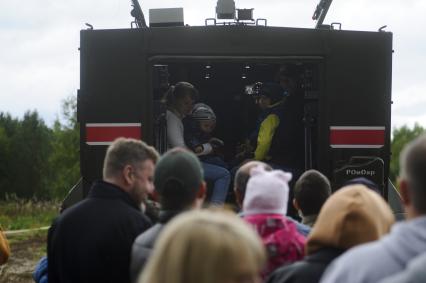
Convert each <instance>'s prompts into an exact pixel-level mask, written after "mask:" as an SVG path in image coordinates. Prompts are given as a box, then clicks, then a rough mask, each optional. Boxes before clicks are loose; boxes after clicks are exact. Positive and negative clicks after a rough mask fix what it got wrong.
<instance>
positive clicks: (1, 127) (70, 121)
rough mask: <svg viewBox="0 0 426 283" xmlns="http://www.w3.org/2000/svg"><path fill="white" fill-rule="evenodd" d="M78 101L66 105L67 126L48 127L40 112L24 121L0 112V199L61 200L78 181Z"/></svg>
mask: <svg viewBox="0 0 426 283" xmlns="http://www.w3.org/2000/svg"><path fill="white" fill-rule="evenodd" d="M75 110H76V106H75V98H69V99H67V100H65V101H64V103H63V111H62V112H63V116H64V118H65V123H64V124H61V122H60V121H59V120H57V121H55V124H54V126H53V128H49V127H47V126H46V124H45V123H44V121H43V120H42V119H41V118H40V116H39V115H38V113H37V111H28V112H27V113H25V115H24V117H23V118H22V119H15V118H12V117H11V116H10V115H9V114H5V113H0V198H4V197H5V195H6V194H16V195H17V196H18V197H20V198H31V197H38V198H62V197H64V195H65V194H66V192H67V191H68V190H69V189H70V188H71V186H72V185H73V184H74V183H75V182H77V181H78V179H79V167H80V165H79V153H78V149H79V130H78V125H77V123H76V119H75V112H76V111H75Z"/></svg>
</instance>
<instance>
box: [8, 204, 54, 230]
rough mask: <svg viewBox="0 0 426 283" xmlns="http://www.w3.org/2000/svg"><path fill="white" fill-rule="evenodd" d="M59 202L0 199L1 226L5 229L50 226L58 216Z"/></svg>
mask: <svg viewBox="0 0 426 283" xmlns="http://www.w3.org/2000/svg"><path fill="white" fill-rule="evenodd" d="M58 211H59V202H57V201H37V200H23V199H16V198H10V199H8V200H2V201H0V226H1V227H2V228H3V230H6V231H7V230H20V229H33V228H40V227H44V226H49V225H50V224H51V223H52V220H53V219H54V218H55V217H57V215H58Z"/></svg>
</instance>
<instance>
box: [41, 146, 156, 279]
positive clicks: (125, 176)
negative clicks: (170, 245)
mask: <svg viewBox="0 0 426 283" xmlns="http://www.w3.org/2000/svg"><path fill="white" fill-rule="evenodd" d="M157 159H158V153H157V152H156V150H155V149H154V148H153V147H151V146H148V145H146V144H145V143H144V142H142V141H138V140H134V139H124V138H120V139H117V140H115V141H114V142H113V143H112V144H111V145H110V146H109V148H108V150H107V152H106V156H105V160H104V168H103V180H102V181H96V182H94V184H93V186H92V188H91V190H90V192H89V194H88V196H87V198H86V199H85V200H83V201H81V202H80V203H78V204H76V205H74V206H73V207H70V208H68V209H67V210H65V211H64V213H63V214H62V215H61V216H60V217H59V218H57V220H55V222H54V223H53V225H52V227H51V228H50V230H49V234H48V244H47V252H48V260H49V264H48V280H49V282H50V283H54V282H130V277H129V265H130V251H131V247H132V244H133V241H134V239H135V238H136V237H137V236H138V235H139V234H140V233H142V232H143V231H145V230H146V229H148V228H149V227H150V226H151V223H150V221H149V219H148V218H147V217H146V216H145V215H144V214H143V213H142V211H141V210H140V207H141V203H142V201H143V200H144V199H145V198H146V196H147V194H148V193H150V192H152V191H153V189H154V185H153V174H154V166H155V163H156V161H157Z"/></svg>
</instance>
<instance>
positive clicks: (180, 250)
mask: <svg viewBox="0 0 426 283" xmlns="http://www.w3.org/2000/svg"><path fill="white" fill-rule="evenodd" d="M283 78H286V76H284V77H283ZM284 85H286V84H284ZM281 87H282V86H281ZM281 87H280V86H279V85H278V84H264V85H263V86H262V88H261V89H260V90H261V91H260V94H261V95H260V98H259V101H260V102H259V103H260V106H262V105H263V104H265V105H266V106H265V107H266V108H265V109H266V110H268V111H267V112H265V113H266V114H267V115H268V116H266V118H265V119H266V121H272V122H271V123H272V124H271V123H269V122H262V123H261V124H260V125H259V129H258V132H256V133H257V137H258V138H257V145H258V147H257V149H256V151H255V154H254V155H253V156H252V159H251V160H245V161H244V162H243V163H241V164H239V166H237V167H235V168H229V166H228V165H227V164H226V163H225V162H224V160H223V159H222V156H221V154H220V147H221V146H223V144H224V143H223V141H222V140H220V139H218V138H216V137H214V136H213V135H212V132H213V129H214V127H215V123H216V116H215V113H214V111H213V109H212V108H211V107H210V106H208V105H206V104H203V103H198V104H196V105H193V102H194V100H195V97H196V96H197V95H198V92H197V90H196V89H195V88H194V86H193V85H191V84H189V83H186V82H181V83H178V84H176V85H174V86H172V87H171V88H170V90H169V91H168V92H167V94H166V105H167V127H168V128H167V132H168V134H167V137H168V148H169V150H168V151H167V152H166V153H164V154H163V155H162V156H161V157H159V154H158V153H157V152H156V150H155V149H154V148H152V147H150V146H148V145H147V144H145V143H144V142H142V141H137V140H132V139H124V138H120V139H117V140H116V141H114V142H113V143H112V144H111V145H110V146H109V147H108V150H107V152H106V156H105V160H104V167H103V180H101V181H96V182H94V184H93V186H92V188H91V190H90V192H89V195H88V197H87V198H86V199H85V200H83V201H82V202H80V203H78V204H76V205H74V206H72V207H71V208H68V209H66V210H65V211H64V212H63V213H62V214H61V215H60V216H59V217H58V218H57V219H56V220H55V221H54V223H53V224H52V226H51V228H50V230H49V233H48V243H47V258H45V259H43V260H42V261H41V262H40V264H39V265H38V267H37V270H36V272H35V276H34V277H35V278H39V277H40V276H37V274H44V273H43V269H44V270H45V269H47V275H48V278H47V279H48V281H49V282H51V283H55V282H91V283H93V282H124V283H130V282H131V283H192V282H197V283H245V282H247V283H249V282H250V283H259V282H268V283H290V282H292V283H293V282H307V283H310V282H322V283H333V282H364V283H367V282H382V283H386V282H387V283H392V282H394V283H396V282H421V280H422V278H424V277H423V276H424V274H425V272H424V270H423V269H422V266H423V265H424V263H425V262H426V257H425V254H426V174H424V168H426V136H422V137H420V138H417V139H416V140H415V141H413V142H412V143H410V144H409V145H407V146H406V148H405V149H404V151H403V153H402V154H401V157H400V158H401V160H400V164H401V176H400V182H399V188H400V193H401V198H402V203H403V205H404V207H405V212H406V216H407V220H406V221H402V222H400V223H397V224H394V222H395V218H394V215H393V213H392V211H391V209H390V207H389V205H388V204H387V203H386V202H385V200H384V199H383V198H382V196H381V195H380V190H379V189H378V187H377V185H376V184H374V183H373V182H372V181H371V180H368V179H366V178H357V179H353V180H349V181H348V182H346V183H345V185H344V186H343V187H342V188H338V189H337V190H336V191H335V192H332V189H331V185H330V181H329V180H328V179H327V177H326V176H325V175H323V174H322V173H321V172H319V171H317V170H308V171H306V172H304V173H303V172H300V170H299V169H300V168H299V167H297V166H296V167H295V168H293V169H294V170H292V168H289V167H288V164H290V163H279V162H278V161H277V160H275V162H274V160H273V159H268V158H258V155H259V153H260V152H263V153H264V154H263V155H264V156H269V154H270V153H273V151H270V150H272V149H274V148H275V147H274V146H273V145H274V144H275V143H274V137H275V136H277V137H279V132H280V131H279V127H280V125H281V126H282V125H284V124H283V123H282V122H280V121H281V120H280V119H278V118H279V117H278V116H277V115H276V113H275V112H273V111H272V112H271V109H272V108H271V107H272V106H271V105H276V107H281V104H282V103H283V101H284V100H283V99H282V97H281V96H280V95H281V94H280V91H278V90H281ZM284 89H286V90H287V92H286V97H285V98H284V99H285V100H291V99H296V98H297V97H296V94H294V93H293V92H292V88H290V87H286V88H284ZM272 94H274V95H279V98H280V99H278V100H277V101H275V100H273V99H272V98H274V96H271V95H272ZM268 95H269V96H268ZM292 97H293V98H292ZM271 99H272V100H271ZM274 99H275V98H274ZM265 101H266V102H268V103H266V102H265ZM274 103H275V104H274ZM268 105H269V106H268ZM274 107H275V106H274ZM274 109H275V108H274ZM277 109H278V108H277ZM277 111H278V110H277ZM265 113H264V114H265ZM277 113H278V112H277ZM268 117H269V118H268ZM267 125H273V129H274V130H273V131H271V130H267V129H269V128H268V127H266V126H267ZM184 128H185V129H186V130H185V131H184ZM265 133H269V134H272V136H270V138H271V139H269V140H268V141H267V142H266V143H264V144H262V141H264V138H263V136H264V135H265ZM273 133H275V134H273ZM262 134H263V135H262ZM275 149H276V148H275ZM263 155H262V156H263ZM253 159H254V160H253ZM281 161H282V160H281ZM287 169H288V170H287ZM233 175H234V176H233ZM231 177H233V193H234V198H235V207H234V209H233V210H230V209H228V207H227V206H226V205H224V204H225V202H226V199H227V197H228V198H229V194H228V190H229V187H231V179H232V178H231ZM206 182H208V184H209V185H207V184H206ZM209 190H210V193H209ZM153 202H155V203H156V202H158V206H159V209H158V210H156V209H151V208H152V207H156V206H152V203H153ZM206 208H207V209H206ZM290 210H293V211H295V212H297V213H296V214H295V215H296V217H291V216H290V215H289V214H290V212H289V211H290ZM297 215H298V216H299V217H297ZM292 216H294V215H292ZM295 218H300V221H298V220H297V219H295ZM0 236H1V234H0ZM0 240H2V239H0ZM0 243H3V241H1V242H0ZM5 247H6V249H4V248H3V246H2V250H1V254H0V263H1V262H2V261H4V259H6V258H7V255H8V253H7V246H5ZM44 278H45V277H44ZM407 280H410V281H407ZM416 280H417V281H416ZM36 281H37V280H36ZM37 282H41V281H37Z"/></svg>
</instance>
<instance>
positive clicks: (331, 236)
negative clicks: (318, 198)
mask: <svg viewBox="0 0 426 283" xmlns="http://www.w3.org/2000/svg"><path fill="white" fill-rule="evenodd" d="M394 221H395V219H394V216H393V214H392V211H391V209H390V207H389V206H388V204H386V202H385V201H384V200H383V198H382V197H381V196H380V195H379V194H378V193H376V192H374V191H373V190H371V189H368V188H367V187H366V186H364V185H360V184H356V185H350V186H346V187H343V188H341V189H340V190H338V191H337V192H335V193H334V194H332V195H331V196H330V197H329V198H328V200H327V201H326V202H325V204H324V205H323V207H322V208H321V211H320V213H319V216H318V219H317V221H316V223H315V224H314V226H313V229H312V230H311V233H310V234H309V237H308V239H307V242H306V246H305V250H306V254H307V256H306V257H305V258H304V260H303V261H300V262H297V263H295V264H292V265H287V266H284V267H281V268H280V269H278V270H277V271H276V272H274V273H273V274H272V276H271V277H270V278H269V280H268V281H267V283H302V282H303V283H317V282H319V281H320V278H321V275H322V274H323V272H324V271H325V269H326V268H327V267H328V266H329V264H330V263H331V262H332V261H333V260H334V259H336V258H337V257H338V256H340V255H341V254H342V253H345V252H346V251H347V250H349V249H350V248H352V247H354V246H357V245H360V244H363V243H368V242H372V241H375V240H378V239H380V238H381V237H382V236H384V235H386V234H388V233H389V231H390V229H391V227H392V225H393V224H394ZM354 268H356V267H355V266H354ZM341 282H350V281H341Z"/></svg>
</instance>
